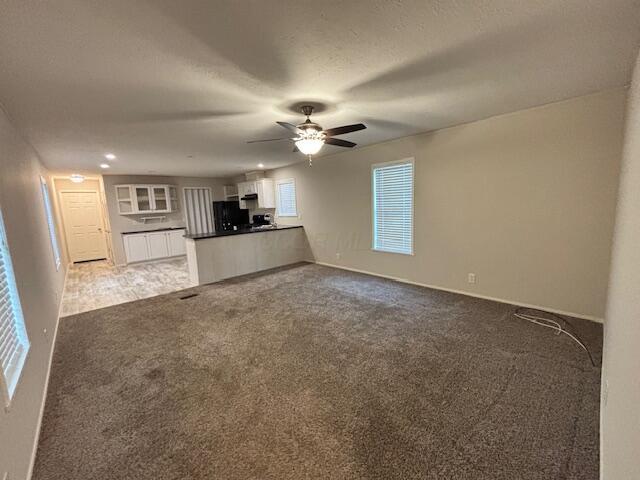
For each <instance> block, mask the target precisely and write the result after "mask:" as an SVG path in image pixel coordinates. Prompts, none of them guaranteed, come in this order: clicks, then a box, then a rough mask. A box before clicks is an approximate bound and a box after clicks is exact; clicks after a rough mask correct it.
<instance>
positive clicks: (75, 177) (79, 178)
mask: <svg viewBox="0 0 640 480" xmlns="http://www.w3.org/2000/svg"><path fill="white" fill-rule="evenodd" d="M69 179H70V180H71V181H72V182H73V183H82V182H84V177H83V176H82V175H78V174H77V173H74V174H72V175H71V176H70V177H69Z"/></svg>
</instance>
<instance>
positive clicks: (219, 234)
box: [184, 225, 302, 240]
mask: <svg viewBox="0 0 640 480" xmlns="http://www.w3.org/2000/svg"><path fill="white" fill-rule="evenodd" d="M291 228H302V225H279V226H277V227H275V228H265V229H253V228H242V229H239V230H227V231H224V232H211V233H194V234H187V235H185V236H184V238H190V239H192V240H202V239H204V238H216V237H229V236H232V235H244V234H246V233H264V232H276V231H278V230H289V229H291Z"/></svg>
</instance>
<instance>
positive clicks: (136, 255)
mask: <svg viewBox="0 0 640 480" xmlns="http://www.w3.org/2000/svg"><path fill="white" fill-rule="evenodd" d="M124 251H125V253H126V255H127V263H132V262H142V261H144V260H149V247H148V245H147V236H146V235H145V234H144V233H140V234H135V235H134V234H131V235H124Z"/></svg>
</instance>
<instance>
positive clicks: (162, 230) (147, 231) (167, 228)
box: [122, 227, 187, 235]
mask: <svg viewBox="0 0 640 480" xmlns="http://www.w3.org/2000/svg"><path fill="white" fill-rule="evenodd" d="M186 228H187V227H165V228H155V229H150V230H134V231H132V232H122V235H131V234H134V233H151V232H167V231H170V230H185V229H186Z"/></svg>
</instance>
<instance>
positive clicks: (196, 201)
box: [184, 187, 213, 233]
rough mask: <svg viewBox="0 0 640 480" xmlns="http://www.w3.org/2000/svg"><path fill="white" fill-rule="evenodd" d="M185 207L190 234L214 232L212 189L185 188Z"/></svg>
mask: <svg viewBox="0 0 640 480" xmlns="http://www.w3.org/2000/svg"><path fill="white" fill-rule="evenodd" d="M184 205H185V217H186V219H187V230H188V231H189V233H209V232H213V204H212V203H211V189H210V188H193V187H185V189H184Z"/></svg>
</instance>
